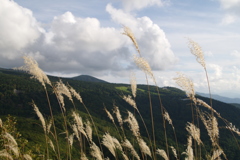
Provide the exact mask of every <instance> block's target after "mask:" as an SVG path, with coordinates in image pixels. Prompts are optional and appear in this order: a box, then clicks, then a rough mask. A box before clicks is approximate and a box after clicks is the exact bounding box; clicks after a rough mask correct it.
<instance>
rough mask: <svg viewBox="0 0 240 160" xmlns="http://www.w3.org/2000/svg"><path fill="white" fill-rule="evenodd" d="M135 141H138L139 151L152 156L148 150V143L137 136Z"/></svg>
mask: <svg viewBox="0 0 240 160" xmlns="http://www.w3.org/2000/svg"><path fill="white" fill-rule="evenodd" d="M137 142H138V145H139V147H140V150H141V152H142V153H144V154H146V155H149V156H150V157H152V155H151V151H150V149H149V147H148V145H147V144H146V142H145V141H144V140H143V139H142V138H141V137H138V138H137Z"/></svg>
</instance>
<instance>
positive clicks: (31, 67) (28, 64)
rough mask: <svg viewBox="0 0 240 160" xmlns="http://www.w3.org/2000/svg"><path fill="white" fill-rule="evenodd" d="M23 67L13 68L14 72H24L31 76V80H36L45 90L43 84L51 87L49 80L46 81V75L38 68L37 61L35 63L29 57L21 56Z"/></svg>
mask: <svg viewBox="0 0 240 160" xmlns="http://www.w3.org/2000/svg"><path fill="white" fill-rule="evenodd" d="M23 59H24V63H25V66H22V67H19V68H14V69H16V70H22V71H26V72H27V73H29V74H31V75H32V77H31V78H35V79H37V80H38V81H39V82H40V83H41V84H42V85H43V87H44V88H46V85H45V83H47V84H49V85H50V86H52V84H51V82H50V80H49V79H48V77H47V75H46V74H45V73H44V72H43V71H42V70H41V69H40V68H39V67H38V63H37V61H35V60H34V59H33V58H32V57H30V56H23Z"/></svg>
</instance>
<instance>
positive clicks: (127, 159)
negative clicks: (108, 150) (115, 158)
mask: <svg viewBox="0 0 240 160" xmlns="http://www.w3.org/2000/svg"><path fill="white" fill-rule="evenodd" d="M122 156H123V159H124V160H129V158H128V157H127V155H126V154H124V152H122Z"/></svg>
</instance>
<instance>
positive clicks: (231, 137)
mask: <svg viewBox="0 0 240 160" xmlns="http://www.w3.org/2000/svg"><path fill="white" fill-rule="evenodd" d="M49 78H50V80H51V81H52V83H53V84H54V83H56V81H58V80H59V78H57V77H49ZM62 81H63V83H64V84H69V85H70V86H72V87H73V88H74V89H75V90H76V91H77V92H79V93H80V95H81V97H82V100H83V102H84V104H83V103H79V102H78V101H77V100H76V99H74V100H73V101H74V104H75V106H73V105H72V103H71V101H70V100H69V99H68V98H67V97H65V99H64V101H65V109H66V117H67V118H68V122H67V123H68V124H67V125H68V127H69V130H70V131H69V132H72V129H71V125H70V124H71V122H72V121H73V119H72V118H71V115H72V111H73V110H74V108H76V109H77V111H78V113H79V114H80V116H81V117H82V118H83V120H84V121H86V120H87V119H88V120H90V118H89V114H88V112H89V113H90V114H91V116H92V117H93V120H94V122H95V125H96V128H97V130H98V132H99V133H98V134H99V136H100V139H101V138H103V135H104V134H105V133H107V132H109V133H110V134H111V135H112V136H114V137H117V138H118V139H121V137H120V136H119V133H120V135H121V134H122V132H121V131H120V130H121V129H120V127H119V125H118V123H117V119H116V118H114V119H115V123H116V125H117V126H118V131H119V132H117V130H116V127H115V126H114V124H113V123H112V122H111V120H110V119H109V118H108V116H107V114H106V112H105V110H104V107H106V109H107V110H108V111H110V113H112V110H113V108H114V105H116V106H118V107H119V110H120V113H121V115H122V117H123V119H126V118H127V116H128V111H130V112H132V113H134V115H135V116H136V118H137V120H138V123H139V126H140V133H141V135H142V136H143V139H144V140H145V141H146V142H147V144H148V145H150V141H149V140H148V134H147V132H146V130H145V128H144V124H143V122H142V121H141V117H140V116H139V115H138V114H137V112H136V110H134V108H133V107H132V106H130V105H129V104H128V103H126V101H124V100H123V98H122V97H123V96H124V95H126V96H127V95H130V94H131V87H130V85H127V84H112V83H101V82H85V81H79V80H75V79H69V78H66V79H64V78H62ZM137 87H138V89H137V97H136V104H137V108H138V109H139V112H140V113H141V115H142V117H143V119H144V121H145V123H146V126H147V128H148V132H149V134H150V136H151V137H152V127H151V124H152V119H151V112H150V110H151V109H150V108H149V106H150V105H149V104H150V101H149V93H150V95H151V105H152V110H153V112H152V113H153V121H154V128H155V136H156V140H155V141H156V145H157V148H161V149H165V148H166V146H165V139H164V135H165V133H164V127H163V119H162V111H161V107H160V103H159V96H158V92H157V90H156V87H154V86H150V87H148V86H146V85H138V86H137ZM47 91H48V95H49V99H50V102H51V106H52V111H53V114H54V117H55V126H56V128H57V131H58V133H61V134H59V145H60V152H61V153H62V155H61V156H62V159H66V156H67V155H66V150H67V149H66V145H65V137H64V132H65V131H64V125H63V118H62V112H61V108H60V107H59V103H58V100H57V98H56V96H55V94H54V93H53V90H52V88H51V87H50V86H47ZM159 91H160V95H161V101H162V104H163V106H164V108H165V109H166V110H167V112H168V113H169V115H170V117H171V119H172V123H173V126H174V128H175V131H176V137H177V142H178V147H179V152H180V153H182V152H184V151H185V150H186V144H187V137H188V133H187V131H186V129H185V127H186V124H187V122H194V123H196V124H198V125H199V127H200V130H201V140H202V141H203V143H204V147H202V149H201V150H200V149H199V148H198V149H197V150H198V151H199V150H200V152H202V157H204V156H203V155H204V154H205V153H206V150H207V151H208V152H211V141H210V139H209V136H208V133H207V131H206V129H205V128H204V126H203V124H202V123H201V121H200V120H199V118H198V117H197V114H196V110H195V109H194V107H193V105H192V103H191V101H190V100H188V99H187V97H186V95H185V93H184V92H183V91H182V90H179V89H177V88H172V87H164V88H159ZM198 98H200V99H202V100H203V101H205V102H206V103H209V101H210V100H209V99H208V98H203V97H198ZM32 101H34V102H35V104H36V105H37V106H38V108H39V110H40V112H41V113H42V114H43V116H44V117H46V119H48V120H49V119H50V111H49V107H48V106H49V105H48V101H47V98H46V94H45V91H44V88H43V87H42V85H41V84H40V83H39V82H38V81H36V80H35V79H31V78H30V76H29V75H27V74H25V73H22V72H18V71H13V70H5V69H1V70H0V116H1V119H2V120H3V122H7V120H9V117H8V115H11V116H13V117H16V120H17V122H16V129H17V130H18V132H19V133H21V135H22V136H21V138H22V139H26V140H28V143H27V144H26V146H25V151H28V150H30V149H31V150H32V154H34V155H35V156H36V157H35V158H36V159H40V156H39V155H40V154H41V155H42V154H44V152H46V150H45V149H46V148H45V139H44V132H43V128H42V126H41V122H40V121H39V118H38V116H37V115H36V113H35V111H34V110H33V107H32V105H31V102H32ZM212 103H213V108H214V109H215V110H216V111H217V112H219V113H220V115H221V117H224V118H225V119H226V120H228V121H229V122H232V123H233V124H234V125H235V126H236V127H237V128H239V127H240V117H239V115H240V110H239V109H238V108H236V107H234V106H233V105H229V104H226V103H222V102H220V101H215V100H213V102H212ZM85 107H87V110H86V108H85ZM199 109H200V110H203V111H207V109H205V108H204V107H202V106H199ZM192 113H194V114H192ZM193 115H194V117H193ZM7 117H8V118H7ZM10 119H11V118H10ZM217 119H218V125H219V128H220V139H219V144H220V146H221V147H222V149H223V151H224V153H225V154H226V156H227V158H228V159H229V160H230V159H238V158H237V157H240V152H239V147H238V144H237V142H238V143H239V140H240V139H239V137H238V136H237V135H235V134H233V133H231V132H230V131H229V130H227V129H225V127H224V126H225V125H226V124H225V123H224V122H223V120H221V119H220V118H217ZM165 123H166V133H167V134H166V135H167V139H168V145H169V146H174V147H175V148H176V147H177V144H176V137H175V135H174V132H173V129H172V127H171V125H168V123H167V122H166V121H165ZM123 127H124V131H125V134H126V137H128V138H129V140H133V136H132V132H131V131H130V129H129V127H128V125H127V123H124V125H123ZM93 139H94V142H96V144H99V143H98V140H97V135H96V133H94V132H93ZM83 140H84V141H85V142H84V143H85V145H86V147H85V148H84V151H85V152H86V153H87V156H88V157H89V158H90V157H91V156H90V154H89V148H88V147H89V146H88V144H87V139H83ZM194 143H195V146H196V142H194ZM135 147H136V148H137V151H138V152H139V148H138V146H137V145H136V142H135ZM168 149H169V150H170V148H168ZM103 150H104V151H105V152H104V153H106V155H104V156H105V157H109V158H110V159H114V157H113V156H112V154H111V153H110V152H109V151H108V150H107V148H106V147H103ZM169 153H170V158H173V157H174V155H173V154H172V152H169ZM50 155H51V157H52V158H53V159H54V152H53V151H52V150H51V151H50ZM79 156H80V148H79V145H78V144H77V140H76V138H75V140H74V143H73V148H72V159H79ZM180 156H181V159H183V158H184V155H180ZM55 158H56V157H55ZM159 158H160V157H159ZM204 158H205V157H204ZM119 159H121V157H119ZM147 159H150V157H148V158H147Z"/></svg>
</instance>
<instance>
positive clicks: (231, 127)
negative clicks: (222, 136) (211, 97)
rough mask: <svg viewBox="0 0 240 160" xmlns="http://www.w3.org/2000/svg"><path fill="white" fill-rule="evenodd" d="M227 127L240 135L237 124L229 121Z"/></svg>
mask: <svg viewBox="0 0 240 160" xmlns="http://www.w3.org/2000/svg"><path fill="white" fill-rule="evenodd" d="M226 129H228V130H230V131H233V132H235V133H237V135H239V136H240V131H239V129H238V128H237V127H236V126H235V125H233V124H232V123H229V124H228V125H227V126H226Z"/></svg>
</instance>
